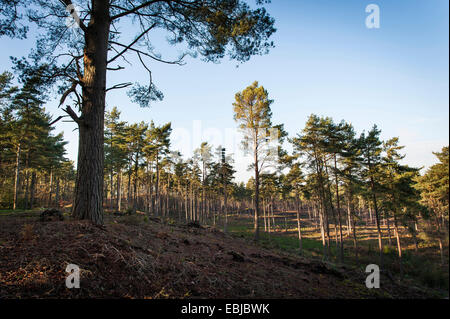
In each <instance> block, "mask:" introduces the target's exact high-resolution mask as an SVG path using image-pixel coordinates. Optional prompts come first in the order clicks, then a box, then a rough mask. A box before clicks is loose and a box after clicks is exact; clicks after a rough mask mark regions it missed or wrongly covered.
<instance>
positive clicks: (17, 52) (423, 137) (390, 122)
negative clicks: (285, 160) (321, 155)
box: [0, 0, 449, 180]
mask: <svg viewBox="0 0 450 319" xmlns="http://www.w3.org/2000/svg"><path fill="white" fill-rule="evenodd" d="M272 2H273V3H272V4H269V5H267V9H268V12H269V13H270V14H271V15H272V16H273V17H274V18H275V19H276V28H277V32H276V34H275V36H274V37H273V40H274V42H275V45H276V48H275V49H273V50H272V51H271V52H270V53H269V55H266V56H261V57H260V56H258V57H254V58H252V60H251V61H249V62H247V63H245V64H241V65H239V67H238V68H237V67H236V65H237V64H236V63H235V62H233V61H228V60H227V59H226V60H224V61H222V63H221V64H210V63H204V62H202V61H200V60H199V59H191V58H188V59H187V60H186V62H187V64H186V65H185V66H181V67H180V66H171V65H165V64H158V63H151V68H152V71H153V78H154V81H155V83H156V84H157V86H158V87H159V88H160V89H161V90H162V91H163V93H164V95H165V99H164V100H163V101H162V102H158V103H154V104H153V106H152V107H151V108H148V109H141V108H139V106H137V105H135V104H132V103H131V102H130V101H129V98H128V97H127V96H126V92H125V91H122V92H117V91H116V92H113V93H111V94H109V95H108V97H107V105H108V108H109V109H110V108H111V107H112V106H115V105H116V106H118V107H119V109H120V110H121V111H122V118H123V119H124V120H127V121H130V122H138V121H141V120H144V121H148V122H149V121H150V120H154V121H155V122H156V123H157V124H162V123H165V122H169V121H171V122H172V126H173V127H174V128H177V130H178V129H184V130H186V132H190V133H191V134H193V135H195V133H194V132H195V128H194V127H195V126H196V125H197V126H198V123H201V127H202V129H203V132H205V131H204V130H205V129H208V128H210V130H209V131H207V132H213V131H214V130H216V131H217V132H219V133H220V132H221V134H223V135H225V134H226V133H225V132H226V131H227V129H234V128H236V124H235V122H234V120H233V112H232V105H231V104H232V102H233V100H234V94H235V93H236V92H237V91H240V90H242V89H244V88H245V87H246V86H248V85H250V84H251V83H252V82H253V81H255V80H257V81H259V83H260V84H262V85H263V86H264V87H265V88H266V89H267V90H268V91H269V94H270V96H271V98H272V99H274V100H275V102H274V104H273V105H272V111H273V122H274V123H284V124H285V127H286V129H287V131H288V132H289V134H290V136H293V135H295V134H296V133H297V132H299V131H300V130H301V129H302V128H303V127H304V124H305V121H306V118H307V117H308V116H309V115H310V114H311V113H315V114H318V115H324V116H331V117H333V118H334V119H335V121H340V120H341V119H345V120H347V121H349V122H351V123H353V125H354V126H355V128H356V130H357V131H358V133H359V132H361V131H362V130H364V129H370V128H371V126H372V125H373V124H377V125H378V126H379V128H381V129H382V138H384V139H387V138H390V137H393V136H399V137H400V143H401V144H402V145H405V146H406V148H405V150H404V151H405V153H406V158H405V163H407V164H410V165H413V166H416V167H420V166H425V167H427V166H429V165H431V164H433V163H434V162H435V158H434V156H433V155H432V154H431V152H432V151H438V150H440V149H441V148H442V146H444V145H448V143H449V142H448V139H449V138H448V136H449V111H448V108H449V91H448V85H449V73H448V71H449V64H448V63H449V62H448V61H449V60H448V59H449V43H448V36H449V34H448V30H449V16H448V12H449V2H448V1H447V0H395V1H392V0H389V1H388V0H385V1H375V0H367V1H366V0H345V1H336V0H333V1H325V0H307V1H306V0H298V1H294V0H291V1H288V0H273V1H272ZM371 3H374V4H377V5H379V7H380V17H381V21H380V22H381V25H380V28H379V29H367V28H366V26H365V19H366V16H367V13H366V12H365V8H366V6H367V5H368V4H371ZM154 38H155V48H156V49H157V50H159V51H160V52H161V53H162V54H163V56H166V57H176V56H177V54H178V51H177V48H173V47H170V46H168V45H166V44H165V43H164V41H163V37H162V36H161V34H155V35H154ZM0 41H1V43H2V50H1V51H0V63H1V66H2V67H1V70H0V71H2V70H7V69H9V68H10V66H11V64H10V61H9V56H11V55H13V56H22V55H27V54H28V52H29V49H30V48H31V47H32V46H33V44H34V42H33V41H32V40H27V41H20V40H9V39H6V38H2V39H1V40H0ZM131 60H132V61H133V59H132V58H131ZM147 79H148V75H147V74H146V73H145V72H144V71H143V70H142V69H141V68H140V66H139V64H138V63H135V64H134V66H133V67H129V68H128V69H127V70H126V71H123V72H122V73H119V74H114V75H110V76H109V78H108V84H109V85H113V84H116V83H118V82H121V81H122V80H131V81H135V80H138V81H141V82H143V83H145V82H146V81H147ZM56 105H57V103H55V102H54V101H52V102H50V103H48V105H47V106H46V107H47V109H48V110H49V111H50V112H52V113H53V114H55V116H57V115H61V114H62V113H63V112H62V111H61V110H58V109H57V108H56ZM194 121H201V122H194ZM196 123H197V124H196ZM73 128H75V125H74V124H73V123H58V125H57V130H58V131H61V130H64V135H65V138H66V139H67V140H69V141H70V143H69V145H68V156H69V157H70V158H71V159H74V160H76V150H77V140H78V137H77V132H76V131H75V132H73V131H72V130H73ZM178 132H180V131H179V130H178ZM207 132H206V133H207ZM206 133H205V134H206ZM200 139H201V138H199V139H197V140H195V138H194V141H193V142H192V143H196V142H198V144H200ZM174 143H175V144H176V145H179V144H180V143H178V144H177V143H176V141H174ZM192 143H185V142H183V143H182V145H181V146H180V147H179V148H182V151H183V153H185V154H188V153H189V152H190V151H192V148H195V147H198V145H189V144H192ZM236 153H239V152H237V151H236ZM188 155H189V154H188ZM247 162H248V161H246V160H242V159H241V157H239V156H238V157H237V159H236V166H237V168H238V174H237V179H238V180H245V179H247V178H248V177H249V176H250V174H251V173H250V172H247V171H246V169H245V168H246V165H247Z"/></svg>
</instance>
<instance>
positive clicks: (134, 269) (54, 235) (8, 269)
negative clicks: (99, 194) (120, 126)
mask: <svg viewBox="0 0 450 319" xmlns="http://www.w3.org/2000/svg"><path fill="white" fill-rule="evenodd" d="M232 227H233V225H232V224H230V228H231V230H230V232H229V234H225V233H223V232H222V231H220V230H218V229H216V228H214V227H206V226H199V225H198V224H177V223H175V222H174V221H171V222H169V223H168V222H162V221H161V220H160V219H159V218H148V217H146V216H145V215H140V214H137V215H130V216H113V215H112V214H107V216H106V217H105V226H104V227H97V226H94V225H92V224H91V223H89V222H84V221H73V220H70V218H68V217H66V220H65V221H48V222H41V221H40V220H39V211H25V212H1V211H0V299H2V298H92V297H93V298H149V299H154V298H442V297H446V296H445V294H444V295H443V293H442V291H441V290H436V289H429V288H426V287H424V286H420V285H417V284H415V283H414V284H413V281H408V280H406V281H402V282H399V281H397V280H395V278H394V279H392V277H391V276H386V275H385V274H384V273H383V272H382V274H381V283H382V284H381V287H380V288H379V289H368V288H366V286H365V278H366V276H367V275H368V274H366V273H365V272H364V269H362V268H358V267H352V266H339V265H336V264H334V263H326V262H322V261H321V260H318V259H316V258H312V257H300V256H296V255H295V254H294V253H291V252H289V251H283V250H280V249H276V248H272V247H263V245H262V244H255V243H253V242H252V241H251V240H249V239H248V238H246V236H244V235H242V234H237V233H233V232H235V230H234V231H233V229H232ZM241 237H244V238H241ZM68 264H76V265H78V266H79V267H80V269H81V281H80V289H68V288H66V285H65V280H66V276H67V275H68V273H66V266H67V265H68ZM388 277H389V278H390V279H389V278H388ZM447 297H448V292H447Z"/></svg>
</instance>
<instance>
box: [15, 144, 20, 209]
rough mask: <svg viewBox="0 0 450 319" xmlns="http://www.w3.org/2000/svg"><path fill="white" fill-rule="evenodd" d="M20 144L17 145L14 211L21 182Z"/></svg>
mask: <svg viewBox="0 0 450 319" xmlns="http://www.w3.org/2000/svg"><path fill="white" fill-rule="evenodd" d="M20 150H21V149H20V143H19V144H18V145H17V152H16V172H15V178H14V202H13V209H14V210H15V209H16V207H17V200H18V199H19V181H20Z"/></svg>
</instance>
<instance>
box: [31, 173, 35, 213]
mask: <svg viewBox="0 0 450 319" xmlns="http://www.w3.org/2000/svg"><path fill="white" fill-rule="evenodd" d="M35 185H36V172H32V173H31V185H30V209H33V203H34V194H35Z"/></svg>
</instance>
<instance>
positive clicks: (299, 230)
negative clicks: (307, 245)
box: [295, 194, 303, 255]
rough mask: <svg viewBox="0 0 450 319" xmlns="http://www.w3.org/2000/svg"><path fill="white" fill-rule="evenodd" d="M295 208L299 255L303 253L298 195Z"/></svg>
mask: <svg viewBox="0 0 450 319" xmlns="http://www.w3.org/2000/svg"><path fill="white" fill-rule="evenodd" d="M295 201H296V204H297V205H296V206H297V228H298V245H299V252H300V255H301V254H302V253H303V244H302V227H301V223H300V200H299V194H297V196H296V199H295Z"/></svg>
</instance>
